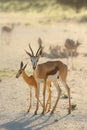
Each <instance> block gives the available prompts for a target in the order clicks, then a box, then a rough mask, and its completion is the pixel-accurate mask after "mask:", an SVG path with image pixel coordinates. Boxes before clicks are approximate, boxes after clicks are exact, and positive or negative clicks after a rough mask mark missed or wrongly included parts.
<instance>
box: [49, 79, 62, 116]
mask: <svg viewBox="0 0 87 130" xmlns="http://www.w3.org/2000/svg"><path fill="white" fill-rule="evenodd" d="M54 85H55V87H56V89H57V92H58V96H57V100H56V102H55V105H54V107H53V109H52V111H51V114H53V113H54V110H55V108H56V106H57V104H58V101H59V98H60V95H61V89H60V86H59V84H58V80H57V81H56V82H54Z"/></svg>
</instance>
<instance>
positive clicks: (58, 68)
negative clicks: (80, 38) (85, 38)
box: [25, 44, 71, 114]
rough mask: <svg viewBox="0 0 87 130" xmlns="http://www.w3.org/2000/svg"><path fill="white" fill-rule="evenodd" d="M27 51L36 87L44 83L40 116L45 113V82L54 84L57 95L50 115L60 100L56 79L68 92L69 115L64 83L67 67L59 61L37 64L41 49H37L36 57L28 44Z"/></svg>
mask: <svg viewBox="0 0 87 130" xmlns="http://www.w3.org/2000/svg"><path fill="white" fill-rule="evenodd" d="M29 49H30V50H31V53H29V52H28V51H26V50H25V51H26V53H27V54H28V55H29V56H30V59H31V62H32V67H33V75H34V78H35V80H36V81H37V85H38V86H39V85H40V82H43V83H44V90H43V111H42V114H44V113H45V91H46V82H47V80H50V81H53V82H55V87H56V88H57V92H58V93H59V94H58V96H57V99H56V102H55V104H54V106H53V109H52V111H51V114H52V113H53V112H54V110H55V108H56V106H57V103H58V101H59V98H60V94H61V89H60V86H59V84H58V78H60V79H61V81H62V83H63V84H64V86H65V88H66V89H67V92H68V97H69V109H68V113H69V114H70V113H71V100H70V88H69V86H68V85H67V83H66V77H67V71H68V70H67V66H66V65H65V64H64V63H62V62H61V61H48V62H45V63H42V64H38V65H37V63H38V61H39V58H40V56H41V54H42V48H41V47H39V48H38V50H37V52H36V55H34V52H33V50H32V48H31V46H30V44H29Z"/></svg>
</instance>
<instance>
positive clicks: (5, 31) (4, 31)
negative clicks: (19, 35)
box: [1, 24, 14, 44]
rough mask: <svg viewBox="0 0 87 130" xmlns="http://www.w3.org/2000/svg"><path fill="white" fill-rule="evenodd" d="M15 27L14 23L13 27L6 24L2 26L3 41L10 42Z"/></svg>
mask: <svg viewBox="0 0 87 130" xmlns="http://www.w3.org/2000/svg"><path fill="white" fill-rule="evenodd" d="M13 28H14V24H12V25H11V27H10V26H7V25H5V26H2V28H1V35H2V36H1V38H2V40H3V41H5V42H6V44H9V43H10V38H11V36H10V34H11V32H12V30H13Z"/></svg>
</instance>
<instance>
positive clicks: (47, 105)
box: [46, 81, 52, 112]
mask: <svg viewBox="0 0 87 130" xmlns="http://www.w3.org/2000/svg"><path fill="white" fill-rule="evenodd" d="M46 88H47V91H48V99H47V102H46V110H47V107H48V110H47V112H49V111H50V109H51V96H52V91H51V82H50V81H49V82H47V85H46Z"/></svg>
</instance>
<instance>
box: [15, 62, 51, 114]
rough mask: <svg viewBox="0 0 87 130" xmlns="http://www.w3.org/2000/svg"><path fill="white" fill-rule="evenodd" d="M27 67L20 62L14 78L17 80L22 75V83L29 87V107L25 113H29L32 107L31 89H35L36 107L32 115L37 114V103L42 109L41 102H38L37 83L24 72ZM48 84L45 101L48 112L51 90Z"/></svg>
mask: <svg viewBox="0 0 87 130" xmlns="http://www.w3.org/2000/svg"><path fill="white" fill-rule="evenodd" d="M26 67H27V64H26V65H23V62H21V64H20V69H19V70H18V72H17V74H16V78H18V77H19V76H20V75H22V77H23V79H24V81H25V82H26V83H27V84H28V85H29V87H30V105H29V109H28V111H27V112H29V111H30V109H31V107H32V87H34V89H35V97H36V99H37V105H36V110H35V112H34V114H37V110H38V102H40V104H41V106H42V107H43V105H42V103H41V101H40V100H39V94H38V89H37V83H36V80H35V78H34V77H33V75H31V76H28V75H27V74H26V72H25V68H26ZM50 85H51V84H50V82H48V83H47V86H48V87H47V90H48V94H49V96H48V100H47V103H46V107H47V106H48V105H49V106H48V111H50V108H51V89H50Z"/></svg>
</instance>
